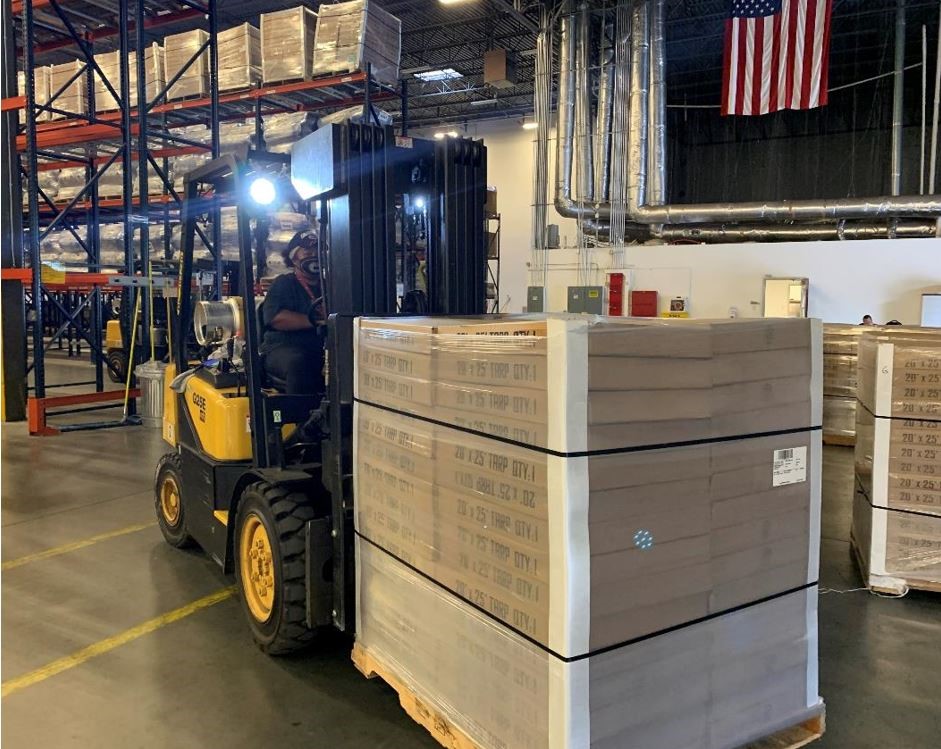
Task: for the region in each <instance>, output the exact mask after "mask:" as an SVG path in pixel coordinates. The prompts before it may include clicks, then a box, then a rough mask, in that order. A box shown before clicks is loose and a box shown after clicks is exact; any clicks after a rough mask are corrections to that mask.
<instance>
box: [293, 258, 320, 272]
mask: <svg viewBox="0 0 941 749" xmlns="http://www.w3.org/2000/svg"><path fill="white" fill-rule="evenodd" d="M297 267H298V268H300V269H301V271H303V272H304V273H306V274H307V275H308V276H319V275H320V262H319V261H318V259H317V258H315V257H305V258H304V259H303V260H301V261H300V262H299V263H298V264H297Z"/></svg>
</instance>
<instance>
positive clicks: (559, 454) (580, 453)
mask: <svg viewBox="0 0 941 749" xmlns="http://www.w3.org/2000/svg"><path fill="white" fill-rule="evenodd" d="M353 400H354V401H355V402H356V403H360V404H362V405H364V406H371V407H372V408H378V409H379V410H380V411H387V412H389V413H393V414H396V415H397V416H405V417H406V418H409V419H415V420H417V421H424V422H426V423H428V424H434V425H436V426H439V427H448V428H449V429H454V430H456V431H458V432H464V433H465V434H473V435H474V436H477V437H484V438H486V439H489V440H496V441H497V442H502V443H503V444H505V445H513V446H514V447H521V448H523V449H524V450H533V451H534V452H539V453H543V454H545V455H552V456H554V457H556V458H590V457H592V456H595V455H620V454H622V453H639V452H647V451H650V450H665V449H668V448H671V447H695V446H697V445H712V444H718V443H722V442H738V441H740V440H749V439H757V438H759V437H780V436H784V435H788V434H801V433H803V432H817V431H820V430H821V429H822V428H823V427H822V426H809V427H796V428H794V429H777V430H774V431H770V432H750V433H749V434H735V435H731V436H728V437H704V438H702V439H698V440H683V441H679V442H660V443H657V444H651V445H635V446H633V447H608V448H605V449H603V450H573V451H571V452H563V451H561V450H552V449H551V448H548V447H540V446H539V445H530V444H527V443H526V442H520V441H519V440H513V439H510V438H509V437H500V436H499V435H496V434H488V433H487V432H480V431H478V430H476V429H468V428H467V427H462V426H459V425H457V424H451V423H449V422H447V421H439V420H438V419H432V418H429V417H428V416H420V415H419V414H413V413H409V412H408V411H402V410H400V409H398V408H392V407H391V406H384V405H382V404H381V403H373V402H372V401H367V400H363V399H362V398H353Z"/></svg>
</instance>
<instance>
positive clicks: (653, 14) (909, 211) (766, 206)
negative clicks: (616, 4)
mask: <svg viewBox="0 0 941 749" xmlns="http://www.w3.org/2000/svg"><path fill="white" fill-rule="evenodd" d="M664 5H665V0H650V1H649V2H648V0H632V4H631V55H630V63H629V64H630V81H631V86H630V120H629V121H630V126H629V139H628V140H629V147H628V148H627V149H626V152H627V154H628V165H627V176H628V179H627V182H628V189H627V220H628V221H631V222H635V223H640V224H647V225H664V229H663V230H662V231H660V230H657V231H656V233H657V234H659V235H661V236H665V235H664V232H667V231H668V230H669V227H670V226H671V225H692V224H710V225H720V226H724V225H726V224H730V225H736V224H743V223H744V224H755V223H773V224H781V225H783V226H781V227H775V228H778V229H780V232H782V233H783V234H791V233H792V232H794V233H799V232H797V230H798V229H799V228H802V227H800V226H797V225H792V223H793V222H818V223H819V222H833V226H831V227H820V226H816V227H807V228H808V229H812V231H811V232H809V233H808V234H801V236H800V237H799V238H801V239H812V238H816V236H815V235H817V236H819V235H821V234H826V235H827V236H826V237H825V238H832V239H839V238H841V237H847V232H846V229H845V227H844V229H843V230H842V231H841V230H840V229H839V228H838V226H837V225H836V222H839V221H843V220H846V219H871V220H880V219H881V221H880V222H879V223H874V224H872V226H871V227H869V228H868V229H865V230H864V229H863V228H862V227H858V228H856V229H854V231H856V232H857V233H858V234H860V235H864V236H881V235H888V236H891V234H888V232H889V229H888V228H886V227H888V226H889V224H888V223H887V220H888V219H896V218H928V219H936V218H937V217H939V216H941V199H938V198H937V197H934V196H925V197H918V196H904V197H898V196H896V197H889V196H878V197H870V198H865V197H863V198H846V199H835V200H828V199H818V200H785V201H774V202H773V201H755V202H747V203H699V204H688V205H671V204H662V205H660V204H651V203H648V197H650V198H652V199H654V200H656V199H657V198H658V197H660V196H663V197H664V198H665V197H666V189H665V188H666V177H665V173H666V169H665V156H666V146H665V138H666V123H665V120H664V119H663V118H662V117H661V116H656V117H654V127H655V128H656V130H654V131H652V130H651V117H650V112H651V110H655V111H656V112H657V113H662V112H663V111H664V110H665V102H664V98H665V93H666V92H665V86H664V85H663V80H662V69H663V66H665V54H666V53H665V44H664V35H663V32H662V28H663V23H662V20H663V13H664ZM651 19H654V23H653V24H651ZM573 22H574V18H573V15H572V14H571V13H570V14H567V15H563V17H562V19H561V25H560V31H561V39H560V41H561V47H560V56H559V104H558V142H557V148H556V155H557V177H556V190H555V206H556V210H557V211H558V212H559V213H560V214H561V215H562V216H565V217H568V218H576V219H586V218H589V219H595V220H599V221H610V220H611V214H612V204H611V202H610V201H599V202H596V203H594V202H589V201H586V200H583V199H580V200H578V201H576V200H574V199H573V198H572V190H571V175H572V157H573V140H574V118H573V114H574V109H575V99H574V97H575V90H574V87H575V80H574V71H573V67H572V62H573V60H574V59H575V57H576V44H575V41H576V39H575V36H574V34H573ZM652 26H653V31H652V28H651V27H652ZM617 33H618V35H619V36H620V35H621V34H622V30H621V29H618V32H617ZM615 62H616V64H617V65H619V66H622V65H625V64H627V61H626V60H625V59H623V58H616V60H615ZM651 68H654V69H655V70H654V71H653V74H652V72H651ZM658 68H659V69H660V71H661V72H657V70H656V69H658ZM623 72H624V71H623V70H617V71H616V72H615V78H616V79H617V77H618V76H619V75H620V74H622V73H623ZM652 78H653V79H654V81H656V84H657V85H654V86H652V85H651V79H652ZM615 85H616V84H615ZM660 123H662V127H661V125H660ZM613 138H614V140H617V139H618V132H617V128H616V127H615V132H614V133H613ZM652 141H656V142H655V143H652ZM612 150H613V153H612V165H611V172H612V173H614V172H616V170H617V168H618V164H617V163H615V160H617V159H621V158H623V154H624V151H621V150H619V149H618V148H617V147H615V148H613V149H612ZM581 155H583V154H580V156H581ZM580 172H581V169H580ZM648 173H649V174H651V175H653V174H656V175H658V177H654V178H652V179H651V180H650V183H649V185H648ZM659 175H664V176H663V177H662V179H661V178H659ZM648 187H649V189H648ZM580 197H581V196H580ZM906 226H910V227H921V229H923V230H924V232H925V233H924V234H918V236H933V235H934V234H935V231H936V230H935V228H934V227H935V224H934V222H925V221H923V222H921V223H914V224H910V225H906ZM713 229H714V226H713ZM733 229H734V227H731V226H730V227H729V228H728V229H721V232H726V234H725V236H729V237H730V236H731V234H728V233H729V232H732V231H733ZM921 229H916V228H907V229H906V231H911V232H913V234H914V233H915V232H917V231H921ZM743 231H746V232H748V233H749V236H750V237H754V236H756V233H755V229H754V228H743ZM769 231H771V229H770V228H769ZM721 232H720V234H721ZM701 236H702V237H704V238H705V237H706V236H716V234H715V232H714V230H713V231H709V232H702V233H701ZM847 238H849V237H847ZM716 241H718V240H716Z"/></svg>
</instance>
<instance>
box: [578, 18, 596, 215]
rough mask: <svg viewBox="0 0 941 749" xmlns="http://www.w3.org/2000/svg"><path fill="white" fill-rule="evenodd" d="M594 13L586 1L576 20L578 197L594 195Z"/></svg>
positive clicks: (584, 198) (586, 198) (586, 197)
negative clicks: (591, 57) (591, 64)
mask: <svg viewBox="0 0 941 749" xmlns="http://www.w3.org/2000/svg"><path fill="white" fill-rule="evenodd" d="M590 22H591V16H590V15H589V12H588V5H587V3H582V5H581V7H580V8H579V11H578V17H577V21H576V27H575V28H576V33H577V45H576V48H575V131H576V137H577V138H578V147H577V149H576V151H577V153H578V197H579V198H580V199H581V200H592V199H593V198H594V195H593V191H594V186H595V185H594V183H595V177H594V159H593V157H592V138H591V86H590V82H591V76H590V71H589V64H588V55H589V52H590V50H591V25H590Z"/></svg>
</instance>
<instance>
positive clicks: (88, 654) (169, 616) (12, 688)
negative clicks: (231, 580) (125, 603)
mask: <svg viewBox="0 0 941 749" xmlns="http://www.w3.org/2000/svg"><path fill="white" fill-rule="evenodd" d="M234 593H235V586H234V585H233V586H230V587H228V588H223V589H222V590H218V591H216V592H215V593H211V594H210V595H208V596H205V597H204V598H200V599H199V600H197V601H193V602H192V603H188V604H186V605H185V606H181V607H180V608H178V609H175V610H173V611H170V612H168V613H166V614H161V615H160V616H157V617H154V618H153V619H149V620H148V621H146V622H144V623H143V624H138V625H137V626H136V627H131V628H130V629H126V630H124V631H123V632H120V633H118V634H116V635H114V636H113V637H108V638H107V639H105V640H101V641H100V642H96V643H95V644H94V645H89V646H88V647H87V648H82V649H81V650H79V651H76V652H75V653H72V654H71V655H67V656H64V657H63V658H58V659H56V660H54V661H52V663H47V664H46V665H45V666H42V667H40V668H37V669H35V670H34V671H30V672H29V673H26V674H23V675H22V676H17V677H16V678H13V679H9V680H7V681H5V682H3V688H2V690H0V696H3V697H6V696H7V695H10V694H13V693H14V692H18V691H20V690H21V689H25V688H26V687H30V686H32V685H33V684H38V683H39V682H41V681H45V680H46V679H48V678H49V677H50V676H55V675H56V674H61V673H62V672H63V671H68V670H69V669H70V668H75V667H76V666H80V665H81V664H83V663H85V662H86V661H90V660H91V659H92V658H97V657H98V656H99V655H104V654H105V653H108V652H110V651H112V650H114V649H115V648H119V647H121V646H122V645H127V644H128V643H129V642H133V641H134V640H136V639H138V638H139V637H143V636H144V635H147V634H150V633H151V632H154V631H156V630H158V629H160V628H161V627H166V626H167V625H168V624H172V623H173V622H175V621H179V620H180V619H183V618H184V617H187V616H189V615H190V614H195V613H196V612H197V611H200V610H202V609H205V608H208V607H209V606H214V605H215V604H217V603H219V602H220V601H224V600H226V599H227V598H231V597H232V595H233V594H234Z"/></svg>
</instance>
